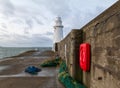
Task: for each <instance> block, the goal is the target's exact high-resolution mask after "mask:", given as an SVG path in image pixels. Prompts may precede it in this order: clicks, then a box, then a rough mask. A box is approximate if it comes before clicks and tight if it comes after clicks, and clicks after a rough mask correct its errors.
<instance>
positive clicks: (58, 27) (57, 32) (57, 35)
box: [53, 17, 63, 51]
mask: <svg viewBox="0 0 120 88" xmlns="http://www.w3.org/2000/svg"><path fill="white" fill-rule="evenodd" d="M62 39H63V25H62V21H61V17H56V20H55V26H54V41H53V43H54V45H53V50H54V51H57V43H58V42H60V41H61V40H62Z"/></svg>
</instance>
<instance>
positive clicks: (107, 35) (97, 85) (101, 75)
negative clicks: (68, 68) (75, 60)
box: [82, 2, 120, 88]
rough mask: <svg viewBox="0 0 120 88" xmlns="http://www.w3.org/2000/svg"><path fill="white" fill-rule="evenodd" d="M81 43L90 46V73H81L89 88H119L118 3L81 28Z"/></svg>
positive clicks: (119, 34)
mask: <svg viewBox="0 0 120 88" xmlns="http://www.w3.org/2000/svg"><path fill="white" fill-rule="evenodd" d="M82 30H83V42H87V43H90V45H91V71H90V72H87V73H86V72H83V83H84V84H85V85H87V86H88V87H89V88H119V87H120V2H117V3H116V4H115V5H113V6H112V7H110V8H109V9H108V10H106V11H105V12H104V13H102V14H101V15H99V16H98V17H97V18H95V19H94V20H93V21H91V22H90V23H88V24H87V25H85V26H84V27H83V28H82Z"/></svg>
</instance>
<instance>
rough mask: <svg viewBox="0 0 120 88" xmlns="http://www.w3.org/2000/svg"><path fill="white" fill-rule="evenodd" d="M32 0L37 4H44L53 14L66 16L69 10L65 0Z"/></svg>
mask: <svg viewBox="0 0 120 88" xmlns="http://www.w3.org/2000/svg"><path fill="white" fill-rule="evenodd" d="M33 2H34V3H36V4H37V5H39V6H40V5H44V7H45V8H46V9H48V11H50V12H51V13H53V14H54V15H55V16H62V17H67V16H68V15H69V13H70V12H71V10H70V8H69V5H68V1H67V0H54V1H51V0H34V1H33Z"/></svg>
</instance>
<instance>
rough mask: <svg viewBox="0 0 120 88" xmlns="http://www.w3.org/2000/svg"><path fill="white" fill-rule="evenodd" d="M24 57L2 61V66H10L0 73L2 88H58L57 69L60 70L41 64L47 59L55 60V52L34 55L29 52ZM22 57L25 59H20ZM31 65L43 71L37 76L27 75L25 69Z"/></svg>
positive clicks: (35, 53)
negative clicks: (41, 65)
mask: <svg viewBox="0 0 120 88" xmlns="http://www.w3.org/2000/svg"><path fill="white" fill-rule="evenodd" d="M22 55H23V56H22ZM22 55H18V56H15V57H10V58H7V59H6V60H2V61H0V66H9V67H8V68H5V69H2V70H1V71H0V88H56V85H57V81H58V80H57V79H56V77H57V75H56V74H57V72H58V70H56V69H58V68H56V67H50V68H49V67H46V68H42V67H40V63H42V62H43V61H44V60H45V59H51V58H54V52H53V51H44V52H41V53H39V51H36V52H33V53H28V52H27V53H23V54H22ZM46 56H47V58H46ZM22 57H24V59H20V58H22ZM42 57H45V58H42ZM30 65H33V66H36V67H38V68H41V69H42V71H41V72H39V73H38V74H37V75H30V74H28V73H25V72H24V70H25V68H26V67H28V66H30ZM46 84H47V85H46ZM61 88H64V87H61Z"/></svg>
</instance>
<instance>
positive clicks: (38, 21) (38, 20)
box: [33, 17, 44, 25]
mask: <svg viewBox="0 0 120 88" xmlns="http://www.w3.org/2000/svg"><path fill="white" fill-rule="evenodd" d="M33 19H34V20H35V21H36V22H37V23H38V24H40V25H44V24H43V22H42V21H41V20H40V19H39V18H38V17H33Z"/></svg>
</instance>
